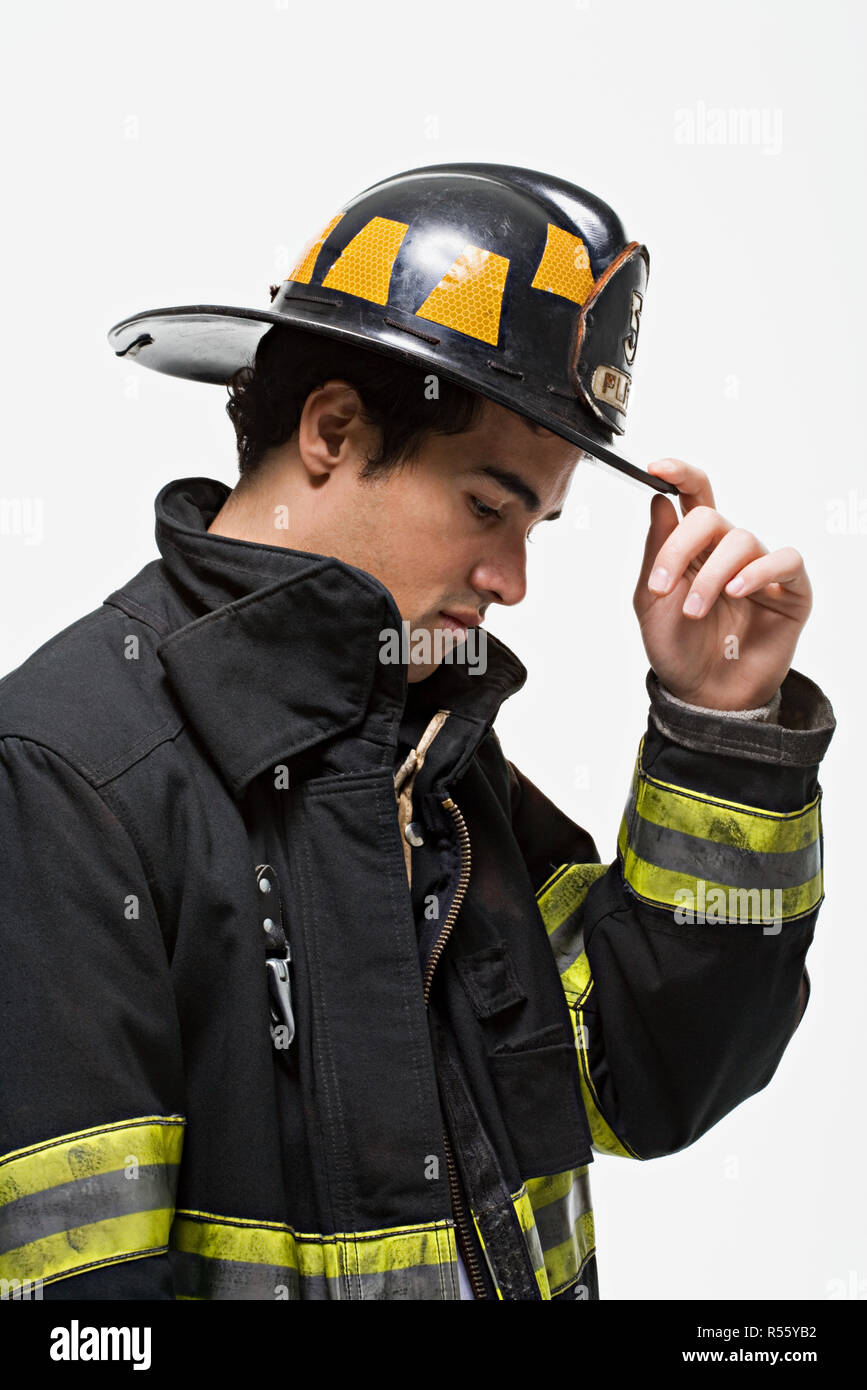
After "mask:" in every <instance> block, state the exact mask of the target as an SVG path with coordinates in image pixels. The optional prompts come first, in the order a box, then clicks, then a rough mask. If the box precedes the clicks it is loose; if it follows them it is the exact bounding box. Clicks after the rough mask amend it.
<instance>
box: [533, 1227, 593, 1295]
mask: <svg viewBox="0 0 867 1390" xmlns="http://www.w3.org/2000/svg"><path fill="white" fill-rule="evenodd" d="M595 1249H596V1232H595V1228H594V1224H593V1213H592V1211H585V1212H582V1213H581V1215H580V1216H578V1217H577V1218H576V1220H575V1228H574V1232H573V1235H572V1236H571V1237H567V1239H566V1240H564V1241H563V1242H562V1244H561V1245H554V1246H552V1247H551V1249H550V1250H546V1251H545V1267H546V1269H547V1271H548V1283H549V1284H550V1286H551V1294H552V1296H553V1295H554V1294H555V1293H560V1292H562V1290H563V1289H564V1288H566V1287H567V1285H569V1284H573V1283H574V1282H575V1280H576V1279H577V1277H578V1273H579V1271H580V1269H581V1266H582V1265H583V1264H584V1262H585V1260H586V1259H587V1257H588V1255H591V1254H592V1253H593V1252H594V1250H595Z"/></svg>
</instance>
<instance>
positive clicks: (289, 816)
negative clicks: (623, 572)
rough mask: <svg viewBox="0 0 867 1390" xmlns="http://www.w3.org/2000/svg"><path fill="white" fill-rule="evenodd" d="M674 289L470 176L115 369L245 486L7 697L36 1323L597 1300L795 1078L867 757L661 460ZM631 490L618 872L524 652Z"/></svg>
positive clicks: (141, 323) (16, 1218)
mask: <svg viewBox="0 0 867 1390" xmlns="http://www.w3.org/2000/svg"><path fill="white" fill-rule="evenodd" d="M648 266H649V258H648V253H647V250H646V248H645V247H644V246H643V245H641V244H640V243H638V242H634V241H629V240H627V238H626V236H625V233H624V231H623V228H622V226H621V224H620V221H619V219H618V218H617V217H616V215H615V214H614V213H613V211H612V210H611V209H610V208H609V207H608V206H607V205H606V204H605V203H603V202H602V201H601V200H600V199H599V198H597V197H595V196H594V195H592V194H590V193H588V192H586V191H585V190H583V189H581V188H579V187H577V186H575V185H572V184H569V183H566V182H565V181H563V180H560V179H557V178H554V177H552V176H549V175H546V174H543V173H539V172H536V171H533V170H528V169H522V168H515V167H511V166H502V165H493V164H450V165H439V166H432V167H429V168H422V169H414V170H410V171H408V172H405V173H402V174H399V175H396V176H394V177H392V178H389V179H385V180H383V181H382V182H380V183H378V184H376V185H374V186H373V187H372V188H369V189H367V190H365V191H364V192H363V193H361V194H360V195H359V196H357V197H356V198H354V199H352V200H351V201H350V202H348V203H347V204H346V205H345V206H344V207H343V208H341V209H340V210H339V211H338V212H337V213H336V214H335V215H334V216H333V217H331V218H330V220H328V221H327V223H326V224H325V225H324V226H323V227H322V228H321V230H320V231H319V232H318V234H317V235H316V236H314V237H313V238H312V240H311V241H310V242H309V244H308V245H307V246H306V247H305V248H304V249H303V251H302V252H301V254H300V255H299V257H298V260H297V263H296V264H295V265H294V267H293V269H292V271H291V273H290V274H289V275H288V276H287V277H286V279H285V281H284V282H283V284H282V285H280V286H276V287H272V297H271V302H270V306H269V307H268V308H265V309H243V308H229V307H226V306H212V305H191V306H184V307H180V308H175V309H160V310H153V311H149V312H146V313H143V314H136V315H134V316H133V317H132V318H129V319H126V320H124V321H123V322H122V323H119V324H116V325H115V326H114V327H113V328H112V329H111V331H110V333H109V341H110V343H111V345H112V347H113V349H114V351H115V352H116V353H117V355H118V357H120V358H121V359H127V358H129V359H131V360H134V361H136V362H138V363H139V364H140V365H143V366H146V367H150V368H151V369H153V370H157V371H161V372H165V373H168V374H170V375H175V376H180V377H186V378H188V379H192V380H197V381H201V382H210V383H216V384H222V385H224V386H227V385H228V387H229V395H230V399H229V405H228V409H229V413H230V416H231V418H232V421H233V424H234V426H235V431H236V438H237V443H238V454H239V465H240V474H241V476H240V479H239V483H238V486H237V487H236V488H235V489H234V490H232V489H229V488H228V487H227V486H226V485H225V484H223V483H220V482H217V481H216V480H214V479H210V478H206V477H191V478H180V479H174V480H172V481H171V482H169V483H167V484H166V485H165V486H164V487H163V488H162V489H161V490H160V492H159V494H158V496H157V498H156V503H155V513H156V541H157V547H158V550H159V558H157V559H154V560H151V561H149V562H148V563H147V564H146V565H145V566H144V568H143V569H142V570H140V571H139V573H138V574H137V575H135V576H133V577H132V578H131V579H129V580H128V581H127V582H126V583H124V584H122V585H121V586H120V587H119V588H117V589H116V590H114V591H113V592H112V593H111V594H109V595H108V596H107V597H106V598H105V600H104V601H103V603H102V604H101V605H100V606H99V607H98V608H97V609H95V610H94V611H93V612H92V613H90V614H87V615H86V616H84V617H82V618H81V619H79V620H78V621H76V622H74V623H72V624H71V625H70V626H69V627H67V628H66V629H64V630H63V631H62V632H60V633H58V634H57V635H56V636H55V637H53V638H52V639H51V640H50V641H49V642H47V643H46V644H45V645H44V646H42V647H41V648H39V650H38V651H36V652H35V653H34V654H33V655H32V656H31V657H30V658H29V659H28V660H27V661H25V662H24V663H23V665H21V666H20V667H19V668H18V669H17V670H15V671H14V672H12V673H10V674H9V675H8V676H6V677H5V679H4V680H3V682H2V685H0V830H2V835H0V841H2V845H3V851H2V853H3V873H2V875H0V885H2V887H0V894H2V911H0V921H2V924H3V926H2V931H3V953H4V960H5V962H6V977H5V999H4V1008H3V1012H2V1019H0V1041H2V1047H0V1058H2V1061H0V1067H2V1083H3V1084H2V1095H3V1104H2V1114H0V1175H2V1180H0V1276H2V1277H3V1278H5V1279H7V1280H18V1281H36V1282H38V1283H39V1286H40V1288H41V1289H42V1290H43V1296H44V1297H45V1298H56V1299H70V1298H74V1299H79V1298H87V1299H96V1298H124V1299H127V1298H129V1299H137V1298H148V1299H152V1298H158V1299H266V1300H271V1299H274V1300H280V1299H288V1300H301V1299H401V1300H404V1299H406V1300H416V1299H430V1300H453V1299H459V1298H468V1299H521V1300H540V1301H554V1300H559V1301H578V1300H586V1299H596V1298H598V1297H599V1292H600V1291H599V1282H598V1274H597V1265H596V1242H595V1223H594V1214H593V1207H592V1202H591V1195H590V1182H589V1175H590V1165H591V1164H592V1163H593V1162H594V1161H595V1159H594V1154H602V1155H612V1156H619V1157H625V1158H631V1159H633V1160H646V1159H650V1158H655V1157H659V1156H662V1155H665V1154H670V1153H674V1152H677V1151H678V1150H680V1149H682V1148H684V1147H686V1146H687V1145H689V1144H692V1143H694V1142H695V1140H696V1139H698V1138H699V1137H700V1136H701V1135H703V1134H705V1133H706V1132H707V1131H708V1130H709V1129H710V1128H711V1127H712V1126H713V1125H715V1124H716V1123H717V1122H718V1121H719V1120H720V1119H722V1117H723V1116H725V1115H726V1114H728V1113H729V1112H730V1111H731V1110H732V1109H733V1108H734V1107H735V1106H737V1105H739V1104H741V1103H742V1102H743V1101H744V1100H746V1099H747V1098H748V1097H750V1096H752V1095H754V1094H755V1093H756V1092H757V1091H759V1090H761V1089H762V1088H763V1087H764V1086H765V1085H767V1083H768V1081H769V1080H770V1079H771V1077H772V1076H773V1074H774V1072H775V1070H776V1068H777V1066H778V1064H779V1062H780V1059H781V1057H782V1054H783V1052H784V1051H785V1048H786V1046H787V1044H788V1042H789V1040H790V1038H791V1036H792V1034H793V1033H794V1031H795V1029H796V1028H797V1026H798V1024H799V1022H800V1019H801V1017H802V1015H803V1011H804V1008H805V1007H806V1003H807V997H808V992H809V979H808V976H807V972H806V969H805V957H806V954H807V950H808V948H809V945H810V942H811V940H812V937H813V932H814V929H815V923H816V918H817V913H818V909H819V906H820V904H821V901H822V896H823V879H822V833H821V817H820V797H821V792H820V788H819V784H818V768H819V764H820V762H821V760H822V757H823V756H824V753H825V750H826V748H827V746H828V743H829V741H830V739H831V736H832V733H833V729H834V718H833V713H832V711H831V707H830V705H829V702H828V700H827V698H826V697H825V695H824V694H823V693H822V691H821V690H820V689H819V688H818V687H817V686H816V685H815V684H814V683H813V682H812V681H811V680H809V679H808V678H807V677H806V676H804V675H802V674H800V673H799V672H797V671H795V670H793V669H792V668H791V666H790V662H791V660H792V657H793V655H794V651H795V646H796V642H797V639H798V636H799V633H800V631H801V628H802V627H803V624H804V622H805V621H806V619H807V616H808V613H809V609H810V603H811V592H810V584H809V581H808V578H807V575H806V573H805V569H804V563H803V560H802V558H801V556H800V555H799V554H798V552H797V551H795V550H793V549H792V548H790V547H786V548H784V549H780V550H776V551H773V552H768V550H767V549H766V547H765V546H764V545H763V544H762V543H761V542H760V541H759V540H758V538H757V537H756V536H754V535H753V534H752V533H750V532H748V531H746V530H743V529H741V528H738V527H734V526H733V525H732V524H731V523H730V522H729V521H727V520H726V519H725V518H724V517H723V516H722V515H721V514H720V513H719V512H718V511H717V509H716V503H715V499H714V495H713V491H712V488H711V484H710V482H709V480H708V478H707V477H706V476H705V474H704V473H702V472H701V470H699V469H697V468H695V467H694V466H692V465H690V464H688V463H685V462H682V461H679V460H674V459H665V460H659V461H657V462H656V463H655V464H653V465H652V466H651V468H650V469H649V470H643V469H640V468H638V467H636V466H635V465H633V464H631V463H629V462H628V461H627V460H625V459H624V458H623V457H622V456H621V455H620V453H619V452H618V451H617V450H616V449H614V448H612V445H614V444H615V443H616V439H617V437H618V436H619V435H621V434H622V433H623V430H624V426H625V419H626V412H627V409H628V405H629V397H630V390H631V384H632V379H633V373H634V364H635V360H636V352H637V348H638V343H639V339H640V332H641V322H642V314H643V311H644V302H645V295H646V286H647V275H648ZM585 456H586V457H590V458H593V459H595V460H597V461H598V462H600V463H601V464H602V466H603V467H606V468H610V469H612V470H614V472H615V473H617V474H619V475H622V476H624V477H628V478H630V479H632V480H633V481H637V482H638V483H639V485H641V486H646V487H647V488H649V489H650V490H652V492H653V494H654V495H653V497H652V501H651V516H650V525H649V529H648V534H647V543H646V546H645V553H644V556H643V560H642V563H641V566H640V572H639V576H638V580H637V584H636V589H635V595H634V607H635V611H636V615H637V617H638V621H639V624H640V628H641V635H642V638H643V641H644V644H645V648H646V651H647V655H648V659H649V662H650V670H649V671H648V675H647V689H648V695H649V699H650V712H649V717H648V721H647V726H646V729H645V730H644V733H643V735H642V736H641V737H640V739H638V740H637V756H636V761H635V768H634V775H633V778H632V783H631V786H630V787H629V788H627V789H626V792H627V797H626V807H625V811H624V815H623V818H622V821H621V824H620V828H619V833H618V835H617V840H616V850H615V853H614V856H613V858H612V859H611V860H610V861H609V862H607V863H603V862H602V861H601V859H600V855H599V853H598V851H597V848H596V845H595V843H594V840H593V838H592V836H591V835H590V834H589V833H588V832H587V831H586V830H585V829H583V828H582V827H581V826H579V825H577V824H576V823H575V822H574V821H573V820H572V819H571V818H570V817H569V816H568V815H567V814H566V813H565V812H564V811H562V810H561V809H559V808H558V807H557V806H555V805H554V804H553V803H552V802H551V801H550V800H549V798H547V797H546V796H545V795H544V793H543V792H542V791H541V790H540V789H538V788H537V787H536V786H535V785H534V784H533V782H532V781H531V780H530V779H529V778H528V777H527V776H526V775H525V774H524V773H523V772H521V771H520V769H518V768H517V767H516V766H515V765H514V764H513V763H512V762H510V761H509V760H508V759H507V758H506V756H505V754H504V752H503V750H502V748H501V747H500V743H499V739H498V737H497V734H496V731H495V729H494V723H495V719H496V716H497V712H498V710H499V708H500V706H501V704H502V702H503V701H504V700H505V699H506V698H508V697H509V696H511V695H513V694H515V693H516V692H517V691H518V690H519V689H520V688H521V686H522V685H523V683H524V681H525V679H526V676H527V672H526V669H525V668H524V666H523V665H522V663H521V662H520V660H519V659H518V657H517V656H516V655H515V654H514V653H513V652H511V651H510V650H509V649H508V648H507V647H506V646H505V645H504V644H503V643H502V642H500V641H499V640H498V639H497V638H495V637H494V636H493V635H492V634H490V633H489V632H487V630H486V629H484V627H483V620H484V617H485V614H486V611H487V609H488V608H489V606H490V605H491V604H492V603H503V604H513V603H517V602H520V601H521V600H522V599H523V597H524V591H525V587H526V584H525V542H526V540H527V533H528V531H529V530H532V529H534V528H535V527H536V526H537V525H538V524H540V523H541V522H542V521H543V520H556V518H557V516H558V515H559V514H560V513H561V511H562V509H563V507H564V505H565V501H566V497H567V494H568V490H569V485H570V482H571V479H572V475H573V473H574V471H575V468H576V465H578V464H579V463H580V460H581V459H582V458H583V457H585ZM666 494H668V496H666ZM672 497H676V498H677V500H678V504H679V506H680V509H681V514H682V515H681V517H680V518H678V515H677V512H676V510H675V506H674V504H673V503H672V501H671V500H670V498H672ZM574 621H578V620H577V619H575V620H574ZM471 633H472V634H473V636H474V638H475V639H476V640H475V645H474V648H473V656H474V659H473V661H470V660H469V659H464V660H462V659H460V658H461V653H462V654H463V656H464V657H467V656H468V652H469V638H470V634H471ZM437 634H438V635H439V637H440V638H443V636H444V634H445V635H447V637H448V641H447V642H444V643H443V642H441V644H440V646H439V648H437V647H436V645H435V644H432V643H431V641H428V640H427V639H433V638H434V637H436V636H437ZM732 640H734V641H736V643H737V647H738V651H737V659H732V655H733V653H732V650H731V642H732ZM387 643H392V644H393V645H392V646H391V647H389V648H388V650H389V651H392V652H397V653H398V656H397V658H395V657H394V656H393V655H392V656H390V657H388V659H383V653H384V652H385V651H386V644H387ZM597 656H598V659H599V661H600V665H602V666H603V667H604V666H605V665H606V664H607V663H609V662H610V654H609V653H608V652H602V653H599V654H597ZM580 705H581V701H580V696H579V695H578V694H577V693H576V697H575V709H576V718H575V723H574V727H569V728H567V729H557V730H552V731H551V734H552V736H553V737H556V738H557V740H558V743H559V744H560V745H561V746H562V747H564V748H569V747H572V748H576V747H580V746H581V744H582V743H584V742H585V741H586V740H587V739H590V738H595V737H597V735H596V731H595V730H594V728H593V726H592V724H591V723H586V722H583V721H582V713H581V708H580Z"/></svg>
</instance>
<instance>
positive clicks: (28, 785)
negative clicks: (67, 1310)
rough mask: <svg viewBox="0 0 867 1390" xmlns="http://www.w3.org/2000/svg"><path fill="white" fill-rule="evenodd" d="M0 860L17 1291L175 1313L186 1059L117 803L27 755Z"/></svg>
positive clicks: (2, 809)
mask: <svg viewBox="0 0 867 1390" xmlns="http://www.w3.org/2000/svg"><path fill="white" fill-rule="evenodd" d="M0 846H2V848H0V957H2V961H3V969H2V983H0V1280H2V1281H8V1282H3V1283H2V1287H3V1288H4V1289H12V1290H14V1289H16V1288H17V1287H18V1286H19V1283H20V1285H21V1286H27V1285H28V1284H29V1285H30V1286H31V1287H33V1286H34V1285H35V1287H36V1289H37V1290H38V1292H37V1296H38V1297H42V1298H58V1299H60V1298H62V1299H79V1298H85V1299H91V1298H146V1299H158V1298H159V1299H162V1298H166V1299H168V1298H173V1297H174V1294H173V1286H172V1279H171V1271H170V1266H169V1258H168V1254H167V1246H168V1237H169V1230H170V1226H171V1222H172V1216H173V1211H174V1205H175V1190H176V1180H177V1173H178V1165H179V1163H180V1158H181V1148H182V1144H183V1133H184V1116H183V1076H182V1063H181V1047H180V1035H179V1027H178V1021H177V1015H176V1011H175V1005H174V996H173V993H172V989H171V981H170V975H169V965H168V960H167V956H166V951H165V947H164V943H163V939H162V935H161V932H160V928H159V924H158V921H157V918H156V914H155V912H154V908H153V903H152V900H151V895H150V890H149V886H148V881H147V878H146V875H145V873H144V871H143V868H142V864H141V861H140V859H139V856H138V854H137V852H136V848H135V846H134V844H133V843H132V841H131V839H130V838H129V836H128V834H127V832H126V830H125V829H124V826H123V825H122V824H121V821H120V820H119V819H118V817H117V815H116V814H115V811H114V810H113V809H111V807H110V805H109V804H108V798H107V796H105V795H103V794H101V793H100V792H99V791H97V790H96V789H95V788H94V787H93V786H91V785H90V783H89V782H88V781H87V780H86V779H85V777H84V776H83V775H82V774H81V773H80V772H78V771H77V770H76V769H75V768H73V766H72V765H71V764H70V763H69V762H68V761H66V760H65V759H64V758H63V757H61V756H60V755H59V754H57V753H56V752H53V751H51V750H50V749H48V748H46V747H44V746H42V745H41V744H39V743H37V742H34V741H31V740H28V739H24V738H18V737H6V738H3V739H0ZM16 1281H18V1282H16ZM37 1281H41V1282H39V1283H37Z"/></svg>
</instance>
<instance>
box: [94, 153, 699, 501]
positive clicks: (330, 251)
mask: <svg viewBox="0 0 867 1390" xmlns="http://www.w3.org/2000/svg"><path fill="white" fill-rule="evenodd" d="M649 264H650V258H649V256H648V252H647V248H646V247H645V246H642V245H641V244H640V243H639V242H637V241H627V240H626V235H625V233H624V231H623V227H622V225H621V223H620V219H619V218H618V217H617V215H616V214H615V213H614V212H613V211H612V209H611V208H610V207H608V205H607V204H606V203H604V202H602V200H601V199H600V198H597V197H595V196H594V195H593V194H592V193H588V192H587V191H586V190H585V189H583V188H578V187H577V186H576V185H574V184H570V183H566V182H565V181H564V180H563V179H558V178H555V177H553V176H552V175H550V174H542V173H539V172H538V171H536V170H534V169H521V168H515V167H513V166H512V165H507V164H434V165H429V166H427V167H425V168H420V169H410V170H407V171H406V172H405V173H402V174H395V175H394V176H393V177H391V178H387V179H383V180H381V181H380V182H379V183H375V184H373V185H372V186H371V187H370V188H367V189H365V190H364V192H363V193H360V194H359V195H358V196H357V197H356V198H353V199H352V200H351V201H350V202H348V203H346V204H345V205H344V206H343V207H342V208H341V209H340V211H339V212H337V213H335V214H334V216H333V217H332V218H331V219H330V220H329V221H328V222H327V223H326V225H325V226H324V227H323V228H322V229H321V231H320V232H319V233H318V235H316V236H315V237H314V238H313V239H312V240H311V241H309V242H308V244H307V245H306V247H305V248H304V250H303V251H302V252H301V254H300V255H299V257H298V260H297V261H296V263H295V265H294V267H293V269H292V270H291V272H290V273H289V275H287V277H286V279H285V280H284V281H283V283H282V285H279V286H276V287H272V300H271V304H270V306H269V308H267V309H238V308H229V307H226V306H224V305H214V304H192V305H183V306H181V307H178V308H170V309H151V310H148V311H146V312H144V313H140V314H134V315H132V317H131V318H127V319H123V320H122V321H121V322H120V323H116V324H115V325H114V327H113V328H111V329H110V330H109V333H108V341H109V344H110V345H111V347H113V348H114V351H115V353H116V354H117V356H118V357H131V358H134V359H135V360H136V361H137V362H140V363H141V364H142V365H143V366H145V367H151V368H153V369H154V370H155V371H158V372H166V373H168V374H169V375H170V376H180V377H187V378H189V379H191V380H193V381H205V382H213V383H220V384H226V383H227V382H228V381H229V379H230V378H231V377H232V375H233V374H234V373H235V372H236V371H237V370H238V369H239V368H240V367H243V366H247V365H252V363H253V359H254V356H255V352H256V347H257V345H258V343H259V340H260V338H262V337H263V336H264V334H265V333H266V332H267V331H268V329H269V327H270V326H271V325H272V324H281V323H290V324H295V325H296V326H297V327H300V328H304V329H308V330H309V331H311V332H314V333H322V334H325V335H330V336H332V337H335V338H341V339H344V340H345V341H347V342H350V343H354V344H355V345H356V346H358V347H365V348H370V349H372V350H374V351H379V352H385V353H387V354H389V355H390V356H393V357H397V358H399V359H401V360H402V361H404V362H408V363H410V364H414V365H416V366H418V367H419V368H422V369H424V370H425V372H426V373H431V374H442V375H443V376H444V377H446V378H447V379H449V380H452V381H455V382H457V383H459V384H460V385H461V386H464V387H466V388H468V389H470V390H473V391H476V392H478V393H479V394H480V395H482V396H486V397H488V398H489V399H490V400H493V401H496V402H497V403H498V404H500V405H503V406H506V407H507V408H508V409H510V410H514V411H517V412H518V413H519V414H521V415H526V416H528V417H529V418H530V419H531V420H535V421H536V422H537V423H539V424H541V425H544V426H545V427H546V428H548V429H549V430H552V431H553V432H554V433H555V434H557V435H560V436H561V437H562V438H563V439H566V440H569V441H570V442H571V443H573V444H576V445H578V446H579V447H581V448H582V449H584V450H585V451H586V452H587V453H589V454H590V455H591V457H593V458H595V459H598V460H600V461H601V462H603V463H606V464H610V465H611V466H612V467H614V468H617V469H619V470H620V471H621V472H622V473H625V474H627V475H628V476H630V477H632V478H636V479H639V480H640V481H641V482H642V483H646V484H647V485H648V486H649V487H652V488H655V489H656V490H657V491H658V492H670V493H676V492H677V489H676V488H675V487H674V486H673V485H672V484H671V483H666V482H664V481H663V480H662V479H660V478H654V477H652V476H651V475H650V474H649V473H646V472H645V471H644V470H643V469H640V468H637V467H636V466H635V465H634V464H631V463H628V462H627V461H626V460H625V459H623V458H621V457H620V456H619V455H618V454H616V453H613V452H612V451H611V449H610V448H608V447H606V446H608V445H610V444H611V443H612V442H613V440H614V436H615V435H620V434H622V433H623V431H624V428H625V423H626V410H627V406H628V403H629V392H630V388H631V385H632V373H633V364H634V361H635V353H636V347H637V344H638V336H639V328H640V325H641V313H642V309H643V307H644V296H645V290H646V285H647V277H648V272H649Z"/></svg>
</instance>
